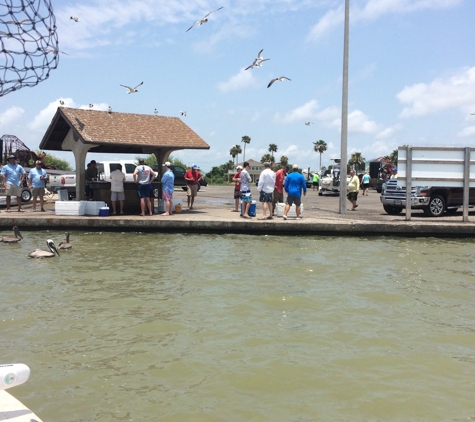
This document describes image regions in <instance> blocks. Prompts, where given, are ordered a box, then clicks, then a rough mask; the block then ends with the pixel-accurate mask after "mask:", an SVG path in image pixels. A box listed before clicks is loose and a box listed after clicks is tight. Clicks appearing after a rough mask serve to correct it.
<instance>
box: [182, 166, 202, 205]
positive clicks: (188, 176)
mask: <svg viewBox="0 0 475 422" xmlns="http://www.w3.org/2000/svg"><path fill="white" fill-rule="evenodd" d="M202 178H203V176H202V175H201V174H200V172H199V171H198V164H193V166H192V167H191V168H190V169H188V170H187V171H186V172H185V180H186V196H187V201H188V209H189V210H192V209H193V203H194V202H195V196H196V195H198V184H199V183H200V180H201V179H202Z"/></svg>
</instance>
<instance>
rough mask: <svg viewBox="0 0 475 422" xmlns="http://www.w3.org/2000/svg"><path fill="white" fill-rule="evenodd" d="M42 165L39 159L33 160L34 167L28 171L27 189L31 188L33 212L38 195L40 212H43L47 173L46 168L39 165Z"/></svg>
mask: <svg viewBox="0 0 475 422" xmlns="http://www.w3.org/2000/svg"><path fill="white" fill-rule="evenodd" d="M42 165H43V163H42V162H41V161H40V160H37V161H35V168H34V169H31V170H30V172H29V173H28V189H30V190H31V194H32V196H33V212H36V202H37V198H38V197H40V207H41V208H40V210H41V212H45V209H44V196H45V188H46V182H47V181H48V175H47V174H46V170H45V169H43V168H42V167H41V166H42Z"/></svg>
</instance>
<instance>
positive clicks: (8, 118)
mask: <svg viewBox="0 0 475 422" xmlns="http://www.w3.org/2000/svg"><path fill="white" fill-rule="evenodd" d="M24 112H25V110H23V109H22V108H21V107H16V106H13V107H10V108H8V109H7V110H5V111H4V112H3V113H2V114H0V122H1V123H2V124H8V123H10V122H13V121H14V120H16V119H19V118H20V117H21V115H22V114H23V113H24Z"/></svg>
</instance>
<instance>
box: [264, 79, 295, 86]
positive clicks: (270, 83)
mask: <svg viewBox="0 0 475 422" xmlns="http://www.w3.org/2000/svg"><path fill="white" fill-rule="evenodd" d="M284 79H287V80H288V81H291V80H292V79H289V78H288V77H287V76H280V77H279V78H275V79H272V80H271V81H270V82H269V85H267V88H270V87H271V85H272V84H273V83H274V82H275V81H279V82H283V81H284Z"/></svg>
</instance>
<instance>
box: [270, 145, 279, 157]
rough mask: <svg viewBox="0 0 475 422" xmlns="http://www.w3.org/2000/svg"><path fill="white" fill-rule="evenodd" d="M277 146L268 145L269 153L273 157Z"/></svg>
mask: <svg viewBox="0 0 475 422" xmlns="http://www.w3.org/2000/svg"><path fill="white" fill-rule="evenodd" d="M277 149H278V148H277V145H276V144H269V152H270V153H271V154H272V157H273V156H274V152H277Z"/></svg>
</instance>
